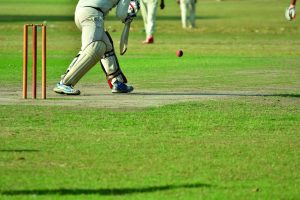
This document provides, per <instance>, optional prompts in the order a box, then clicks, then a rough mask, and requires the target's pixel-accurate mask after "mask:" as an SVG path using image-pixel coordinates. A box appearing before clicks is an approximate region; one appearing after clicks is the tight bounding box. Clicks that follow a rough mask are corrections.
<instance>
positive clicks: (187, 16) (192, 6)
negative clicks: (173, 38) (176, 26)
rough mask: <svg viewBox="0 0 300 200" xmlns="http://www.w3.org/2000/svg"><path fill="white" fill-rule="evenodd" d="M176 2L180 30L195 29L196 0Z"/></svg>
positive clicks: (178, 0)
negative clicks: (178, 7) (179, 15)
mask: <svg viewBox="0 0 300 200" xmlns="http://www.w3.org/2000/svg"><path fill="white" fill-rule="evenodd" d="M176 2H177V4H179V5H180V11H181V23H182V28H195V27H196V2H197V0H176Z"/></svg>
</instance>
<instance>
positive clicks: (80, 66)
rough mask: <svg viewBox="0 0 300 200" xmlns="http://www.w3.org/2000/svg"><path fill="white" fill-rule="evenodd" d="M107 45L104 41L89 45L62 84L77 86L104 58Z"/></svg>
mask: <svg viewBox="0 0 300 200" xmlns="http://www.w3.org/2000/svg"><path fill="white" fill-rule="evenodd" d="M105 51H106V45H105V43H104V42H102V41H95V42H92V43H91V44H89V45H88V46H87V47H86V48H85V49H84V50H83V51H82V52H81V54H80V56H79V57H78V59H77V61H76V62H75V64H74V65H73V67H72V68H71V69H70V71H69V72H68V73H67V74H66V75H65V77H64V78H63V80H62V82H63V84H65V85H72V86H75V85H76V83H77V82H78V81H79V80H80V79H81V78H82V77H83V76H84V75H85V74H86V73H87V72H88V71H89V70H90V69H91V68H92V67H93V66H94V65H95V64H96V63H97V62H99V61H100V59H101V58H102V56H103V54H104V53H105Z"/></svg>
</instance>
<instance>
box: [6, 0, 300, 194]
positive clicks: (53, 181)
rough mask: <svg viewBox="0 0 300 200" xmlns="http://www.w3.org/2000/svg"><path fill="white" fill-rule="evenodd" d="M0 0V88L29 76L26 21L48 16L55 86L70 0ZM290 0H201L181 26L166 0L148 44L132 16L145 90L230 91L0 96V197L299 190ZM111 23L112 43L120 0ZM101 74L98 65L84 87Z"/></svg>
mask: <svg viewBox="0 0 300 200" xmlns="http://www.w3.org/2000/svg"><path fill="white" fill-rule="evenodd" d="M21 2H22V3H21ZM0 4H1V6H0V41H1V43H0V44H1V45H0V58H1V62H0V85H1V88H0V91H5V90H6V88H17V87H20V86H21V81H22V80H21V79H22V39H23V38H22V36H23V35H22V31H23V30H22V28H23V24H24V23H28V22H30V23H31V22H36V23H41V22H43V21H47V27H48V38H47V42H48V46H47V47H48V72H47V73H48V74H47V75H48V77H47V78H48V85H54V84H55V83H56V82H57V81H58V79H59V77H60V74H61V73H63V72H64V70H65V69H66V66H67V65H68V64H69V62H70V61H71V60H72V58H73V56H74V55H76V53H77V51H78V50H79V47H80V41H79V38H80V33H79V32H78V30H77V29H76V27H75V25H74V23H73V21H72V18H73V10H74V7H75V4H76V1H74V0H61V1H55V0H47V1H43V2H41V1H37V0H27V1H20V0H10V1H6V0H3V1H1V3H0ZM287 4H288V2H277V1H273V0H265V1H258V0H254V1H238V0H224V1H222V2H216V1H208V0H205V1H198V5H197V13H198V19H197V26H198V28H197V29H195V30H183V29H181V25H180V17H179V8H178V6H177V5H176V4H175V2H173V1H167V2H166V9H165V10H163V11H161V10H159V11H158V21H157V32H156V35H155V39H156V41H155V42H156V44H155V45H151V46H144V45H141V41H142V40H143V39H144V37H145V35H144V33H143V32H142V28H143V23H142V20H141V17H140V16H139V17H138V18H137V20H136V21H135V22H134V23H133V24H132V30H131V32H130V39H129V49H128V52H127V53H126V55H125V56H119V61H120V64H121V65H122V69H123V71H124V72H125V73H126V75H127V76H128V79H129V81H130V83H132V84H133V85H134V86H135V88H136V90H137V91H138V90H145V91H148V90H149V91H158V92H162V91H164V92H165V91H175V92H182V91H190V92H195V93H202V94H205V93H217V94H232V95H231V96H229V97H226V98H216V99H214V98H213V97H212V98H209V99H207V100H203V99H202V100H201V101H196V100H195V102H189V103H188V102H186V103H180V104H173V105H165V106H160V107H155V108H151V107H149V108H142V109H141V108H132V109H125V108H124V109H104V108H90V107H85V106H82V107H74V106H70V107H63V106H35V105H34V103H33V105H27V106H25V105H17V104H16V105H10V106H8V105H4V104H2V103H0V111H1V112H0V127H1V128H0V199H36V198H38V199H297V198H299V196H300V192H299V184H300V177H299V172H298V171H299V165H300V159H299V153H300V148H299V146H300V140H299V127H300V107H299V105H300V101H299V92H300V82H299V77H300V70H299V64H300V40H299V35H300V25H299V19H296V21H294V22H287V21H286V20H285V19H284V15H283V12H284V8H285V7H286V6H287ZM18 6H22V9H19V8H18ZM17 8H18V9H17ZM106 27H107V28H108V29H109V30H111V31H110V33H111V35H112V37H113V39H114V41H115V47H116V49H117V50H118V48H117V47H118V41H119V37H120V33H121V30H122V24H121V23H119V22H118V21H117V20H116V19H115V18H114V11H112V13H111V15H110V16H109V17H108V21H107V22H106ZM112 30H115V32H114V31H112ZM179 48H180V49H183V51H184V56H183V57H182V58H177V57H176V55H175V52H176V50H177V49H179ZM99 74H100V76H99ZM99 77H100V78H99ZM97 82H105V80H104V75H103V74H102V71H101V70H100V68H99V66H97V67H95V68H93V69H92V70H91V71H90V72H89V73H88V74H87V75H86V76H85V77H84V78H83V79H82V80H81V81H80V82H79V83H78V87H80V85H81V84H85V85H93V87H95V83H97ZM20 88H21V87H20ZM105 89H106V88H105ZM20 92H21V89H20ZM49 92H50V91H49ZM244 93H250V94H254V95H253V96H252V95H248V96H247V95H240V94H244ZM234 94H236V95H234ZM0 95H1V94H0ZM16 98H18V97H17V96H16ZM78 98H80V97H78ZM50 101H55V99H50ZM65 101H68V97H66V98H65Z"/></svg>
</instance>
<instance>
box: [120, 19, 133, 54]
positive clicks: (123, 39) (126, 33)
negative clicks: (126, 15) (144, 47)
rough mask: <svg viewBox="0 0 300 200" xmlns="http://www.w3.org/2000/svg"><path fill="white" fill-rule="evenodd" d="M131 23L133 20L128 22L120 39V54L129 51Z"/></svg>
mask: <svg viewBox="0 0 300 200" xmlns="http://www.w3.org/2000/svg"><path fill="white" fill-rule="evenodd" d="M130 24H131V22H129V23H126V24H125V26H124V28H123V32H122V35H121V40H120V54H121V55H124V54H125V52H126V51H127V46H128V37H129V29H130Z"/></svg>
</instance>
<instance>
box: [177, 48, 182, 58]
mask: <svg viewBox="0 0 300 200" xmlns="http://www.w3.org/2000/svg"><path fill="white" fill-rule="evenodd" d="M182 55H183V51H182V50H181V49H179V50H177V51H176V56H177V57H181V56H182Z"/></svg>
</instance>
